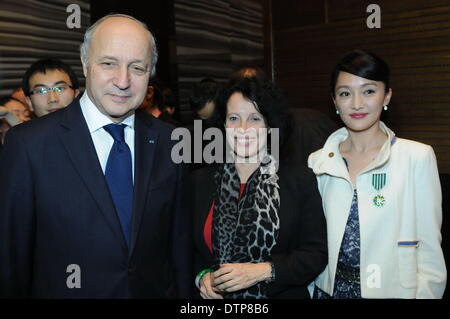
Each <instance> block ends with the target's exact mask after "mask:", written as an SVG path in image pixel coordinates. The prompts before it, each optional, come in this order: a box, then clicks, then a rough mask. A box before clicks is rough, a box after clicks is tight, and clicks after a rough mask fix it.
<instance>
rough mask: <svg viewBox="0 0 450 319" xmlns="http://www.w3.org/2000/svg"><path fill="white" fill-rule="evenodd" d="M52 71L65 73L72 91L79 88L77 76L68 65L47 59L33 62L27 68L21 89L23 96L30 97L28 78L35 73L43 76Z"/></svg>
mask: <svg viewBox="0 0 450 319" xmlns="http://www.w3.org/2000/svg"><path fill="white" fill-rule="evenodd" d="M52 70H59V71H62V72H64V73H66V74H67V75H68V76H69V78H70V81H71V82H72V85H71V86H72V88H73V89H74V90H76V89H78V87H79V84H78V78H77V75H76V74H75V72H74V71H73V70H72V68H71V67H70V66H69V65H68V64H66V63H64V62H63V61H61V60H58V59H54V58H48V59H41V60H38V61H36V62H34V63H33V64H31V66H30V67H29V68H28V70H27V71H26V72H25V74H24V75H23V78H22V88H23V92H24V93H25V95H26V96H30V78H31V77H32V76H33V75H34V74H36V73H44V74H45V73H46V72H47V71H52Z"/></svg>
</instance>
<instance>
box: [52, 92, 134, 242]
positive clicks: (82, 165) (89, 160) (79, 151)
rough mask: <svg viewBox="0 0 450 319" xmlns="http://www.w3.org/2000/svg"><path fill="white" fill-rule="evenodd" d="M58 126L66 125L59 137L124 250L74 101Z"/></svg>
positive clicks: (78, 107) (92, 146)
mask: <svg viewBox="0 0 450 319" xmlns="http://www.w3.org/2000/svg"><path fill="white" fill-rule="evenodd" d="M61 125H62V126H63V127H65V128H66V132H65V134H61V136H60V139H61V141H62V143H63V145H64V147H65V148H66V150H67V153H68V154H69V157H70V159H71V161H72V163H73V165H74V167H75V169H76V170H77V172H78V174H79V175H80V176H81V178H82V179H83V181H84V183H85V185H86V187H87V189H88V190H89V192H90V193H91V194H92V197H93V198H94V200H95V202H96V203H97V206H98V208H99V211H100V212H101V213H102V214H103V216H104V217H105V219H106V221H107V223H108V225H109V226H110V228H111V230H112V231H113V233H114V234H115V235H116V237H117V239H118V240H119V241H120V242H121V245H122V248H124V249H127V247H126V243H125V238H124V236H123V233H122V229H121V227H120V221H119V219H118V217H117V214H116V210H115V207H114V204H113V201H112V198H111V195H110V194H109V190H108V186H107V184H106V181H105V177H104V175H103V171H102V168H101V166H100V162H99V160H98V156H97V152H96V150H95V146H94V143H93V142H92V137H91V134H90V132H89V129H88V126H87V124H86V120H85V119H84V117H83V113H82V112H81V108H80V104H79V102H78V101H77V100H76V101H74V102H73V103H72V104H70V105H69V106H68V107H67V112H66V113H65V114H64V116H63V119H62V121H61Z"/></svg>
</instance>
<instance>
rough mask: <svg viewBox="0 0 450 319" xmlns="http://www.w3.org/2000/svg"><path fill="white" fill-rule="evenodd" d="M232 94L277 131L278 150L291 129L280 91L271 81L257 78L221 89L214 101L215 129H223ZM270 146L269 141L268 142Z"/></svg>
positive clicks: (244, 80) (250, 78) (242, 80)
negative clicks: (243, 101) (260, 115)
mask: <svg viewBox="0 0 450 319" xmlns="http://www.w3.org/2000/svg"><path fill="white" fill-rule="evenodd" d="M234 93H241V94H242V95H243V96H244V98H246V99H248V100H249V101H251V102H252V103H253V104H254V105H255V107H256V109H257V110H258V112H260V113H261V114H262V115H263V117H264V120H265V121H266V123H267V125H268V127H270V128H278V129H279V138H280V141H279V143H280V144H279V145H280V148H281V147H282V146H283V144H284V142H285V141H286V140H287V138H288V136H289V134H290V132H291V129H292V123H291V118H290V117H289V115H288V113H287V108H288V104H287V101H286V98H285V96H284V94H283V93H282V91H281V89H280V88H279V87H278V86H277V85H276V84H275V83H273V82H272V81H270V80H268V79H263V78H258V77H248V78H241V79H238V80H237V81H235V82H234V83H233V84H231V85H230V86H228V87H226V88H225V89H223V90H222V91H221V92H220V93H219V95H218V97H217V100H216V104H217V108H216V109H217V119H218V121H219V123H218V124H217V127H224V124H225V121H226V116H227V104H228V100H229V99H230V97H231V96H232V95H233V94H234ZM268 143H269V145H270V140H268Z"/></svg>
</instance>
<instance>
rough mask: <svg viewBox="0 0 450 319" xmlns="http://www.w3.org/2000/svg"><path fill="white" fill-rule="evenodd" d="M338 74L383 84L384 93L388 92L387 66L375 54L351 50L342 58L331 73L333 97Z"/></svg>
mask: <svg viewBox="0 0 450 319" xmlns="http://www.w3.org/2000/svg"><path fill="white" fill-rule="evenodd" d="M340 72H347V73H351V74H353V75H357V76H359V77H362V78H365V79H369V80H373V81H379V82H383V83H384V86H385V92H388V91H389V88H390V87H389V74H390V71H389V66H388V65H387V63H386V62H384V61H383V60H382V59H381V58H380V57H378V56H376V55H375V54H373V53H371V52H368V51H363V50H353V51H350V52H347V53H346V54H344V55H343V56H342V58H341V59H340V60H339V62H338V63H337V64H336V66H335V67H334V70H333V73H331V95H332V96H333V97H334V96H335V92H334V89H335V88H336V82H337V78H338V76H339V73H340Z"/></svg>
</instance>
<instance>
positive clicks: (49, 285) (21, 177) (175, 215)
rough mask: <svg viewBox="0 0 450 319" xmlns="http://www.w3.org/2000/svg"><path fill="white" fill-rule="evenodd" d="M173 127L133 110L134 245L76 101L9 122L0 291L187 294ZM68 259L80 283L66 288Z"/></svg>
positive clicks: (0, 184) (2, 173)
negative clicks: (39, 115)
mask: <svg viewBox="0 0 450 319" xmlns="http://www.w3.org/2000/svg"><path fill="white" fill-rule="evenodd" d="M171 130H172V127H171V126H170V125H167V124H165V123H163V122H161V121H159V120H157V119H154V118H152V117H151V116H149V115H148V114H146V113H145V112H143V111H136V117H135V179H134V207H133V220H132V235H131V244H130V248H128V247H127V245H126V242H125V239H124V236H123V234H122V231H121V227H120V222H119V219H118V217H117V214H116V212H115V208H114V204H113V201H112V198H111V195H110V193H109V190H108V186H107V184H106V181H105V178H104V174H103V172H102V169H101V166H100V163H99V160H98V157H97V153H96V151H95V147H94V144H93V142H92V138H91V136H90V133H89V130H88V127H87V124H86V121H85V119H84V117H83V115H82V112H81V108H80V105H79V102H78V100H76V101H74V102H73V103H72V104H71V105H69V106H68V107H66V108H64V109H62V110H60V111H57V112H55V113H52V114H49V115H46V116H44V117H42V118H38V119H35V120H32V121H29V122H27V123H24V124H21V125H18V126H16V127H14V128H12V129H11V130H10V131H9V132H8V134H7V138H6V143H5V147H4V150H3V152H2V155H1V157H0V297H13V298H14V297H21V298H24V297H36V298H176V297H186V296H188V294H189V293H190V292H191V291H192V281H191V280H190V276H191V273H192V270H190V264H191V263H190V257H189V252H190V247H189V240H188V239H189V238H190V235H189V232H190V230H189V228H188V227H187V225H188V222H189V221H188V216H187V215H186V212H185V209H184V208H183V207H184V206H185V205H183V199H182V196H183V195H184V190H183V189H182V187H183V170H182V167H181V166H180V165H177V164H174V163H173V162H172V160H171V157H170V153H171V148H172V144H173V143H174V142H172V141H171V140H170V134H171ZM71 264H76V265H78V266H79V267H80V271H81V272H80V274H81V276H80V279H81V288H68V286H67V283H66V281H67V279H68V277H69V276H70V275H71V274H73V273H72V272H70V271H69V272H67V268H68V266H69V265H71ZM69 270H70V269H69ZM69 280H70V278H69Z"/></svg>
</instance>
